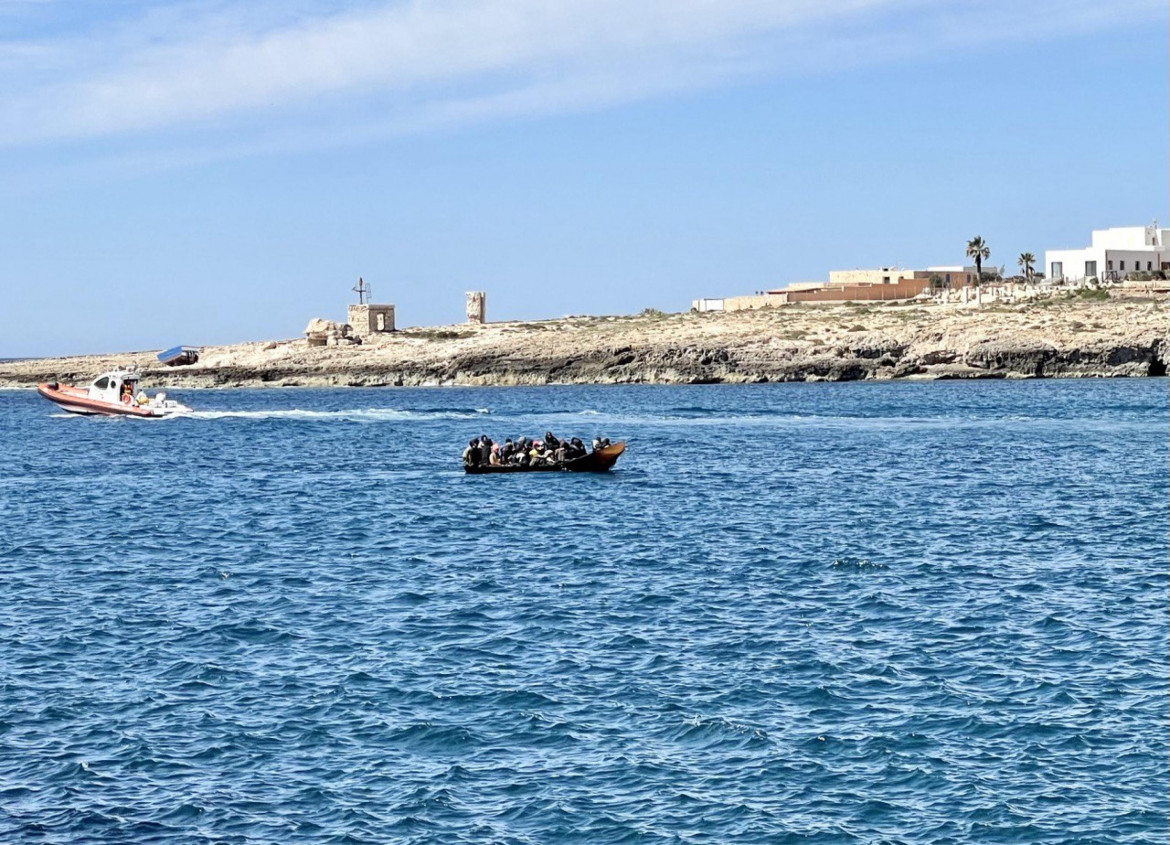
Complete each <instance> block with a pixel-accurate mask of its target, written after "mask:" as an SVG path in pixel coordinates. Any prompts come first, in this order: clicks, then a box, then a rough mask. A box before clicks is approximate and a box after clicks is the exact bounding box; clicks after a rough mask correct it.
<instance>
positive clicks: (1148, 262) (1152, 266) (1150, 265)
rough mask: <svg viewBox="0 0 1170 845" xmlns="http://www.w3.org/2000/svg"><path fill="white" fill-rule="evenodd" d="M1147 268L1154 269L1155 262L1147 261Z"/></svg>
mask: <svg viewBox="0 0 1170 845" xmlns="http://www.w3.org/2000/svg"><path fill="white" fill-rule="evenodd" d="M1146 269H1147V270H1153V269H1154V262H1153V261H1147V262H1146Z"/></svg>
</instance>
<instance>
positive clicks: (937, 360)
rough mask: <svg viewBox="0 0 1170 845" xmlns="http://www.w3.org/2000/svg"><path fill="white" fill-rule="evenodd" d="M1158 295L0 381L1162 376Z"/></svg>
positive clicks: (29, 368) (603, 325)
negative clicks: (138, 376) (128, 375)
mask: <svg viewBox="0 0 1170 845" xmlns="http://www.w3.org/2000/svg"><path fill="white" fill-rule="evenodd" d="M1168 328H1170V318H1168V312H1167V302H1166V298H1165V297H1161V298H1146V299H1105V300H1103V301H1099V300H1096V299H1089V298H1083V297H1076V296H1058V297H1055V298H1052V299H1047V300H1039V301H1034V302H1029V303H1024V304H1020V305H997V306H988V307H984V308H979V309H975V308H961V307H958V306H953V305H949V306H948V305H934V304H932V305H900V306H893V305H869V306H860V305H839V306H786V307H781V308H776V309H771V310H764V311H752V312H737V313H733V314H723V313H708V314H695V313H689V314H660V313H657V312H653V313H646V314H642V315H638V316H633V317H566V318H563V319H559V320H547V321H540V322H528V323H516V322H512V323H489V324H487V325H483V326H448V327H441V328H428V329H407V330H404V331H400V332H396V333H395V334H393V335H387V336H371V337H370V338H367V341H366V343H364V344H362V345H360V346H310V345H309V344H308V342H307V341H306V340H303V339H300V340H289V341H280V342H272V341H269V342H266V343H249V344H240V345H236V346H222V347H205V348H204V350H203V352H202V355H201V357H200V360H199V363H198V364H196V365H194V366H189V367H181V368H174V369H172V368H168V367H162V366H160V365H159V364H158V362H157V360H155V358H154V356H153V354H151V353H131V354H124V355H100V356H99V355H95V356H80V357H73V358H48V359H40V360H35V361H19V362H10V363H0V386H4V387H26V386H31V385H33V384H35V383H36V382H38V381H45V380H51V379H57V380H60V381H78V382H84V381H86V380H88V379H89V378H91V377H92V376H93V374H95V373H97V372H99V371H101V370H103V369H108V368H110V367H112V366H116V365H130V366H135V367H138V368H139V369H140V370H141V371H142V372H143V375H144V377H145V383H148V384H150V385H161V386H174V387H212V386H280V385H354V386H376V385H429V384H463V385H519V384H548V383H576V384H611V383H637V382H656V383H705V382H760V381H816V380H834V381H836V380H851V379H889V378H1032V377H1067V376H1145V375H1165V373H1166V364H1167V361H1168V359H1170V352H1168V350H1170V345H1168V343H1167V331H1168Z"/></svg>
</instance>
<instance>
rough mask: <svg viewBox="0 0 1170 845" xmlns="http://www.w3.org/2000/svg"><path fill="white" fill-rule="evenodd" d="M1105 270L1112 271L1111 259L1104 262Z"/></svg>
mask: <svg viewBox="0 0 1170 845" xmlns="http://www.w3.org/2000/svg"><path fill="white" fill-rule="evenodd" d="M1105 269H1106V270H1112V269H1113V259H1112V258H1110V259H1108V260H1107V261H1106V262H1105Z"/></svg>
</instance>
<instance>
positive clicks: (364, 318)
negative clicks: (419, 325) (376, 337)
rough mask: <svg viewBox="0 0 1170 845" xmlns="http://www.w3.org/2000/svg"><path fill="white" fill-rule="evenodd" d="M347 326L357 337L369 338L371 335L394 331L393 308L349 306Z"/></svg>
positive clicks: (385, 306)
mask: <svg viewBox="0 0 1170 845" xmlns="http://www.w3.org/2000/svg"><path fill="white" fill-rule="evenodd" d="M349 325H350V326H351V327H352V329H353V333H354V334H355V335H357V336H358V337H369V336H370V335H372V334H380V333H383V332H392V331H394V306H393V305H374V304H373V303H369V302H367V303H363V304H362V305H351V306H349Z"/></svg>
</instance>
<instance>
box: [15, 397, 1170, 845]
mask: <svg viewBox="0 0 1170 845" xmlns="http://www.w3.org/2000/svg"><path fill="white" fill-rule="evenodd" d="M180 398H181V399H182V400H183V401H185V402H187V403H188V404H190V405H192V406H194V407H195V408H197V409H199V411H198V413H196V414H195V415H194V416H192V417H190V418H184V419H174V420H163V421H141V420H125V419H123V420H109V419H104V420H103V419H83V418H62V417H59V416H56V415H55V414H54V409H53V408H52V407H51V406H50V405H49V404H48V403H46V402H44V401H43V400H41V399H39V398H38V397H37V396H35V395H34V394H31V393H27V392H20V393H17V392H3V393H0V443H2V445H3V448H2V450H0V648H2V651H0V841H4V842H23V841H30V842H32V841H35V842H70V843H73V842H168V843H170V842H227V843H244V842H371V843H374V842H379V843H380V842H516V843H521V842H533V843H538V842H539V843H544V842H560V841H571V842H590V843H592V842H643V843H651V842H712V843H718V842H731V841H735V842H769V843H770V842H825V843H830V842H832V843H836V842H875V841H884V842H923V843H927V842H929V843H934V842H968V841H979V842H1141V843H1146V842H1149V843H1164V842H1165V841H1166V839H1167V835H1168V824H1170V823H1168V813H1167V781H1168V777H1170V771H1168V769H1170V766H1168V762H1167V761H1168V754H1170V750H1168V747H1167V720H1168V717H1170V713H1168V689H1167V671H1168V670H1167V667H1168V661H1170V655H1168V653H1167V633H1168V632H1167V616H1168V609H1167V608H1168V601H1167V587H1168V584H1167V543H1168V532H1167V503H1168V490H1167V439H1168V435H1167V419H1168V412H1167V383H1166V381H1165V380H1162V379H1150V380H1142V381H1062V382H1022V383H1021V382H1013V383H1004V382H999V383H958V384H956V383H933V384H841V385H783V386H781V385H760V386H736V387H732V386H707V387H629V388H619V387H609V388H576V387H573V388H570V387H564V388H557V387H550V388H544V389H531V390H529V389H493V390H488V389H484V390H478V389H431V390H425V389H424V390H404V389H397V390H380V391H365V390H338V391H326V390H279V391H277V390H273V391H191V392H180ZM549 428H551V429H553V430H554V431H555V432H557V433H560V434H564V435H569V434H579V435H581V436H583V437H587V438H588V437H591V436H592V435H594V434H595V433H601V434H606V435H608V436H610V437H612V438H613V439H615V440H617V439H628V440H629V442H630V446H629V449H628V451H627V453H626V454H625V456H623V458H622V460H621V461H620V462H619V464H618V466H617V469H616V471H615V472H613V473H612V474H610V475H608V476H597V477H591V476H576V475H568V474H544V475H527V476H524V475H521V476H495V477H491V476H478V477H477V476H472V477H468V476H464V475H463V473H462V472H461V471H460V469H459V465H458V455H459V451H460V449H461V447H462V445H463V444H465V443H466V441H467V440H468V439H469V438H470V437H471V436H473V435H478V434H480V433H488V434H492V435H494V436H496V437H497V438H499V439H502V438H503V436H505V435H515V434H519V433H524V434H528V435H533V434H541V433H543V432H544V431H545V430H546V429H549Z"/></svg>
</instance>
